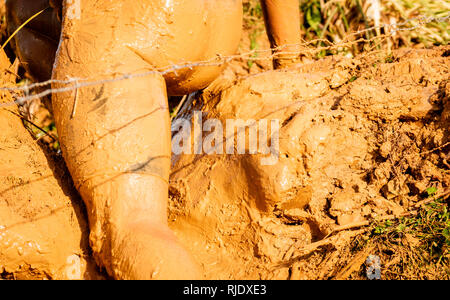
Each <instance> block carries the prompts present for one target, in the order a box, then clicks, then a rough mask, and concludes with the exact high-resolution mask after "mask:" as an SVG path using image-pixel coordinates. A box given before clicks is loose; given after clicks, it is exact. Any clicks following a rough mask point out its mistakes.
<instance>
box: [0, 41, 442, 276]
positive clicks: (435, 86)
mask: <svg viewBox="0 0 450 300" xmlns="http://www.w3.org/2000/svg"><path fill="white" fill-rule="evenodd" d="M449 51H450V48H449V47H446V48H437V49H433V50H401V51H397V52H395V53H394V55H393V56H390V57H388V58H380V57H379V56H377V55H375V54H373V55H369V56H365V57H361V58H359V59H354V60H350V59H346V58H337V57H332V58H327V59H324V60H321V61H319V62H316V63H314V64H308V65H304V66H303V67H301V68H299V69H295V70H294V69H293V70H287V71H269V72H265V73H261V74H256V75H251V76H248V77H243V78H237V77H236V75H235V73H234V72H232V68H231V69H229V70H228V71H226V72H225V73H224V75H223V76H222V77H221V78H219V79H218V80H217V81H216V82H214V83H213V84H212V85H211V86H210V87H209V88H207V89H206V90H205V91H204V92H203V94H202V95H200V96H199V97H198V98H197V99H196V100H195V101H194V104H195V105H194V106H193V107H191V108H190V111H191V112H192V111H193V110H194V109H201V110H202V111H203V112H204V113H203V121H204V122H206V121H207V120H209V119H212V118H214V119H217V120H219V121H221V122H223V123H225V122H226V120H227V119H242V120H249V119H254V120H261V119H268V120H273V119H277V120H279V121H280V130H279V132H278V133H279V149H280V153H279V157H278V160H277V161H276V163H275V164H273V165H263V164H261V160H262V159H264V158H267V156H266V155H263V154H254V155H249V154H243V155H222V154H220V155H219V154H215V155H206V154H201V155H187V154H182V155H176V156H174V157H173V166H172V174H171V186H170V195H171V197H170V205H169V206H170V214H169V216H170V220H169V221H170V226H171V227H172V228H173V229H174V230H175V231H176V233H177V235H178V237H179V238H180V240H181V241H182V242H183V243H184V244H185V245H186V247H187V248H188V249H189V250H190V251H191V252H192V253H193V254H194V256H195V258H196V260H197V261H198V262H199V263H200V264H201V265H202V267H203V270H204V273H205V278H209V279H229V278H231V279H259V278H261V279H287V278H291V279H300V278H302V279H315V278H330V277H333V276H335V275H336V273H338V272H339V271H340V269H341V267H342V266H341V265H340V264H339V263H337V259H338V258H340V257H342V256H343V251H344V250H345V249H346V247H348V244H349V241H350V240H351V238H352V237H354V236H356V235H358V234H359V233H360V232H361V231H360V230H359V229H358V227H357V226H354V225H355V224H361V223H362V222H365V221H367V220H373V219H377V218H382V217H384V216H388V215H389V216H399V215H402V214H403V213H404V212H406V211H408V209H409V208H410V207H412V206H413V205H414V204H415V203H416V202H417V201H420V200H421V199H422V198H421V195H422V193H423V192H424V191H425V189H426V188H428V187H430V186H434V187H436V188H438V189H439V190H445V189H447V188H448V186H449V184H450V178H449V175H448V170H449V159H450V157H449V154H448V153H449V151H448V150H449V149H450V147H449V129H450V126H449V125H450V101H449V97H450V81H449V77H448V74H449V68H450V58H449V57H448V56H449V55H448V53H449ZM2 59H3V61H6V60H5V58H2ZM8 65H9V64H6V63H3V64H2V66H3V68H6V67H7V66H8ZM10 80H11V78H10V75H8V73H6V72H4V73H3V74H2V81H3V84H6V83H8V82H9V81H10ZM8 97H9V96H8V95H3V99H2V101H7V100H10V99H7V98H8ZM0 114H1V117H0V122H1V123H2V127H1V128H2V129H3V130H2V132H0V153H1V155H0V161H1V164H0V166H1V169H0V225H1V227H0V274H1V277H3V278H73V277H79V278H95V277H96V276H97V272H96V271H95V269H94V268H93V266H92V263H91V260H90V258H89V251H88V246H87V244H88V242H87V226H86V220H85V216H84V214H83V208H82V206H81V201H80V199H79V197H78V195H77V193H76V192H75V191H74V190H73V187H72V184H71V181H70V178H69V176H68V175H67V173H65V169H63V168H61V167H60V166H61V165H62V162H61V161H55V160H54V158H53V157H46V156H45V155H44V152H43V151H42V149H41V148H40V147H39V146H38V145H37V144H36V142H35V141H33V140H32V139H31V137H30V136H29V134H28V133H27V132H26V131H25V129H24V128H23V126H22V124H21V122H20V119H19V118H18V117H17V116H15V115H14V114H12V113H11V112H9V111H6V110H1V111H0ZM184 117H189V114H186V115H184ZM207 135H208V133H204V138H206V137H207ZM224 138H225V139H227V138H229V137H227V136H224ZM249 148H250V145H248V144H247V145H246V150H247V151H246V152H245V153H248V150H250V149H249ZM341 261H342V260H341ZM74 274H75V275H74Z"/></svg>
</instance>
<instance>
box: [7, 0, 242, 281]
mask: <svg viewBox="0 0 450 300" xmlns="http://www.w3.org/2000/svg"><path fill="white" fill-rule="evenodd" d="M8 2H9V3H8V10H9V11H10V14H9V16H10V17H9V19H13V20H14V18H15V20H16V21H15V22H14V24H16V25H15V26H17V25H18V24H21V23H23V21H24V19H26V18H28V17H29V16H28V14H24V13H23V12H25V11H27V10H28V8H30V11H31V6H26V4H25V2H27V3H28V2H29V1H8ZM56 2H57V1H56ZM33 3H34V4H35V5H40V6H39V7H37V8H36V7H35V8H33V12H36V11H39V10H40V9H44V8H46V6H48V5H49V4H50V3H49V2H48V1H33ZM51 4H52V7H57V6H58V3H56V5H55V3H54V2H52V3H51ZM69 9H70V8H69V7H66V5H65V6H64V8H63V17H62V34H61V40H60V44H59V49H58V52H57V55H56V61H55V64H54V67H53V76H52V78H53V79H59V80H65V79H68V78H89V79H90V80H96V79H102V78H104V76H105V75H107V74H108V75H109V76H110V75H111V74H116V75H121V74H127V73H139V72H146V71H150V70H160V69H163V68H165V67H167V66H170V65H173V64H183V63H186V62H193V61H203V60H208V59H212V58H214V57H216V56H217V55H224V56H226V55H232V54H234V52H235V51H236V49H237V47H238V44H239V41H240V36H241V30H242V3H241V1H238V0H226V1H224V0H214V1H213V0H210V1H205V0H189V1H182V0H174V1H162V0H160V1H140V2H136V1H131V0H124V1H83V2H81V13H80V16H74V15H73V14H67V13H64V12H67V11H68V10H69ZM47 10H48V11H50V12H52V14H51V20H52V23H51V24H49V23H45V21H43V22H42V23H39V22H35V23H30V25H29V28H27V31H30V32H33V31H36V34H34V35H29V36H22V37H21V36H17V38H16V44H17V45H18V47H17V49H16V50H17V52H19V54H20V55H19V57H21V60H22V62H23V63H24V65H25V67H26V68H27V70H28V71H29V73H30V74H32V75H33V77H35V78H36V79H42V80H45V79H46V78H45V77H46V76H48V74H49V72H51V67H49V64H50V63H52V61H53V60H52V55H53V53H54V48H52V47H54V45H55V43H54V42H55V39H53V38H49V37H48V36H45V35H43V36H44V37H45V39H44V38H41V35H39V33H40V32H41V31H39V30H38V29H37V28H41V29H42V30H43V32H46V31H45V30H46V29H45V26H48V25H50V27H51V28H47V29H49V31H51V30H54V29H55V28H56V27H58V25H57V24H58V20H59V18H58V16H57V13H55V11H54V10H52V9H47ZM47 10H46V11H45V12H47ZM18 15H19V16H18ZM47 21H48V19H47ZM39 26H44V27H39ZM27 31H25V32H27ZM54 33H55V34H54V35H52V36H53V37H55V36H56V34H57V33H58V32H54ZM37 37H39V38H40V39H39V38H37ZM33 49H39V50H40V51H41V53H32V52H31V51H33ZM43 61H45V63H46V64H47V65H46V67H45V68H41V69H39V67H37V66H36V65H34V64H33V63H35V62H41V63H42V62H43ZM37 65H38V64H37ZM221 70H222V67H219V66H213V67H194V68H192V69H189V68H187V69H182V70H178V71H177V72H176V73H169V74H167V75H165V76H164V78H163V77H162V76H161V75H159V74H155V75H152V76H147V77H142V78H135V79H132V80H127V81H118V82H114V83H108V84H105V85H103V86H96V87H92V88H80V89H78V90H77V91H72V92H70V93H60V94H55V95H54V97H53V110H54V115H55V120H56V126H57V129H58V134H59V137H60V142H61V147H62V151H63V155H64V158H65V160H66V163H67V166H68V168H69V170H70V173H71V175H72V177H73V180H74V183H75V185H76V187H77V188H78V190H79V192H80V194H81V196H82V197H83V200H84V201H85V203H86V206H87V210H88V216H89V223H90V229H91V234H90V242H91V247H92V249H93V252H94V256H95V257H96V260H97V263H98V264H100V265H101V266H104V267H105V268H106V270H107V271H108V273H109V274H110V275H112V276H114V277H115V278H118V279H149V278H155V279H193V278H201V275H200V273H199V271H198V267H197V265H196V263H195V262H194V261H193V259H192V258H191V257H190V255H189V254H188V253H187V251H185V250H184V248H183V247H182V246H181V245H180V244H179V242H177V239H176V237H175V235H174V234H173V232H172V231H171V230H170V229H169V227H168V225H167V193H168V177H169V169H170V153H171V151H170V150H171V149H170V120H169V112H168V107H167V94H166V93H167V92H169V93H170V94H174V95H180V94H187V93H190V92H193V91H196V90H199V89H202V88H204V87H206V86H207V85H208V84H209V83H210V82H212V81H213V80H214V79H215V78H216V77H217V76H218V75H219V73H220V72H221ZM53 87H54V88H57V87H59V86H58V85H54V86H53Z"/></svg>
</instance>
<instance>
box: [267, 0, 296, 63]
mask: <svg viewBox="0 0 450 300" xmlns="http://www.w3.org/2000/svg"><path fill="white" fill-rule="evenodd" d="M261 5H262V8H263V12H264V19H265V23H266V28H267V32H268V36H269V40H270V45H271V47H272V48H274V49H275V50H274V54H275V59H274V67H275V68H276V69H279V68H285V67H289V66H292V65H295V64H297V63H299V62H300V42H301V35H300V34H301V32H300V8H299V1H298V0H261Z"/></svg>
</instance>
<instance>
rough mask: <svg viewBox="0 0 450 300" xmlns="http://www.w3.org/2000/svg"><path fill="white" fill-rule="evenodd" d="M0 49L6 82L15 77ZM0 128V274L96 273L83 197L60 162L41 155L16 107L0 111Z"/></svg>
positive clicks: (67, 276) (70, 275)
mask: <svg viewBox="0 0 450 300" xmlns="http://www.w3.org/2000/svg"><path fill="white" fill-rule="evenodd" d="M0 54H1V56H0V66H1V67H2V70H3V71H2V74H1V85H2V86H5V85H8V84H12V83H13V82H14V81H13V80H14V76H13V75H11V74H13V73H9V72H7V70H8V69H9V66H10V63H9V61H8V59H7V58H6V55H4V53H3V52H1V53H0ZM0 101H1V102H2V103H3V102H9V101H11V95H9V94H6V93H3V94H2V95H1V100H0ZM0 128H1V129H2V130H1V131H0V278H11V279H12V278H15V279H30V278H33V279H49V278H52V279H80V278H98V277H97V273H98V272H97V271H96V270H95V265H94V264H93V263H92V262H91V259H90V257H89V249H88V227H87V223H86V221H85V216H84V211H83V209H84V208H83V206H82V201H81V199H80V198H79V197H78V195H77V193H76V191H75V190H74V189H73V188H72V183H71V179H70V176H69V175H68V174H67V172H66V171H65V169H64V162H63V161H62V160H61V159H60V160H54V158H50V157H46V155H45V152H44V151H43V150H42V149H41V148H40V147H39V145H38V144H37V143H36V141H34V140H33V138H32V137H31V136H30V134H29V133H28V132H27V131H26V130H25V128H24V126H23V124H22V122H21V119H20V118H19V116H18V114H17V109H16V108H10V109H1V110H0Z"/></svg>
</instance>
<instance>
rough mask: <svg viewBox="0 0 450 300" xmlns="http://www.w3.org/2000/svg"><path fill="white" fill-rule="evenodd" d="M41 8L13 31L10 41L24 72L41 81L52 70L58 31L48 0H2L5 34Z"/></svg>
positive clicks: (49, 74)
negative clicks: (3, 4)
mask: <svg viewBox="0 0 450 300" xmlns="http://www.w3.org/2000/svg"><path fill="white" fill-rule="evenodd" d="M41 10H44V11H43V12H42V13H41V14H40V15H39V16H38V17H36V18H34V19H33V20H32V21H31V22H29V23H28V24H27V25H26V26H25V27H24V28H22V29H21V30H20V31H19V32H18V33H17V34H16V35H15V37H14V39H13V40H12V42H11V45H12V47H13V49H14V50H15V52H16V54H17V56H18V57H19V60H20V62H21V64H22V65H23V67H24V68H25V70H26V71H27V73H28V75H29V76H30V77H32V78H33V79H34V80H38V81H45V80H48V79H50V77H51V74H52V68H53V62H54V60H55V53H56V49H57V47H58V41H59V36H60V32H61V23H60V21H59V20H58V17H57V13H56V11H55V10H54V9H53V8H52V7H51V6H50V3H49V0H34V1H29V0H7V1H6V17H7V24H8V34H12V33H13V32H14V31H15V30H16V29H17V28H18V27H19V26H20V25H22V24H23V23H24V22H26V21H27V20H28V19H29V18H30V17H32V16H33V15H34V14H36V13H38V12H40V11H41Z"/></svg>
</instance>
